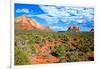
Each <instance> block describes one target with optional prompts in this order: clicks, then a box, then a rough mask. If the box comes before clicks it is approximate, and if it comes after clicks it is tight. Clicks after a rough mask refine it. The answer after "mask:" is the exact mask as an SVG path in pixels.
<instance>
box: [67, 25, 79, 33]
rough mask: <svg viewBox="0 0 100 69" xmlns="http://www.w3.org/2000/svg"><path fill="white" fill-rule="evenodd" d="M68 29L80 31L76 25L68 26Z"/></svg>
mask: <svg viewBox="0 0 100 69" xmlns="http://www.w3.org/2000/svg"><path fill="white" fill-rule="evenodd" d="M68 31H72V32H80V28H79V27H78V26H70V27H69V28H68Z"/></svg>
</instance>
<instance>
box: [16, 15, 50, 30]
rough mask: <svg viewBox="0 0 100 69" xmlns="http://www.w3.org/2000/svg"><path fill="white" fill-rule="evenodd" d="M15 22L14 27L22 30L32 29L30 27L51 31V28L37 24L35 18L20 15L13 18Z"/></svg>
mask: <svg viewBox="0 0 100 69" xmlns="http://www.w3.org/2000/svg"><path fill="white" fill-rule="evenodd" d="M15 23H16V26H17V27H16V28H17V29H22V30H32V29H37V30H44V31H48V32H52V30H51V29H50V28H48V27H46V26H42V25H40V24H38V23H37V22H36V21H35V20H32V19H30V18H28V17H26V16H20V17H17V18H16V19H15Z"/></svg>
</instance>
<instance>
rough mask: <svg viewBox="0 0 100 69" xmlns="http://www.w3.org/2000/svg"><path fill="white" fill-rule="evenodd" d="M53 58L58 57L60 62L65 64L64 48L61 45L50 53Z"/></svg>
mask: <svg viewBox="0 0 100 69" xmlns="http://www.w3.org/2000/svg"><path fill="white" fill-rule="evenodd" d="M52 55H53V56H56V57H59V58H60V59H61V60H60V62H66V48H65V47H64V46H62V45H60V46H57V48H56V50H55V51H54V52H53V53H52Z"/></svg>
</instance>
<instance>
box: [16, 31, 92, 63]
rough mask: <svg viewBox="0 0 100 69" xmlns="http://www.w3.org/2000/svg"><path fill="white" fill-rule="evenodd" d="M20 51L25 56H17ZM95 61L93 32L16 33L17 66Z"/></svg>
mask: <svg viewBox="0 0 100 69" xmlns="http://www.w3.org/2000/svg"><path fill="white" fill-rule="evenodd" d="M18 50H19V52H23V53H22V54H24V55H21V54H17V52H18ZM27 60H28V61H27ZM93 60H94V33H93V32H46V31H41V30H16V31H15V64H16V65H19V64H46V63H59V62H60V63H64V62H75V61H93ZM18 62H19V63H18ZM20 62H21V63H20Z"/></svg>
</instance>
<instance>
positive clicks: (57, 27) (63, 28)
mask: <svg viewBox="0 0 100 69" xmlns="http://www.w3.org/2000/svg"><path fill="white" fill-rule="evenodd" d="M50 28H52V29H54V30H66V28H65V27H60V26H50Z"/></svg>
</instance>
